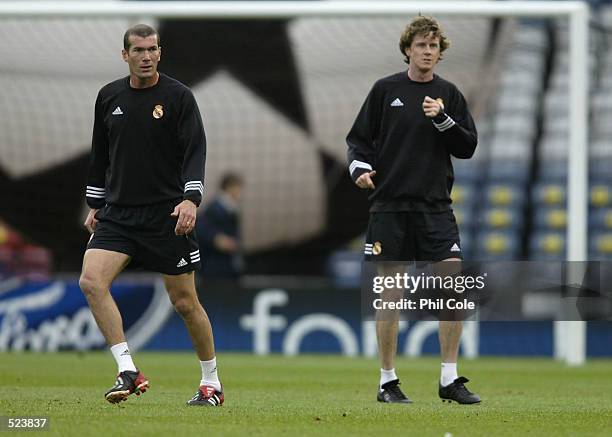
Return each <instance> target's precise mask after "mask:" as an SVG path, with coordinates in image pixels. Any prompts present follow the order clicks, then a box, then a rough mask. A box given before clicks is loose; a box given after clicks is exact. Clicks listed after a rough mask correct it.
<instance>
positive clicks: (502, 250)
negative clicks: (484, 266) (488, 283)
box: [474, 231, 520, 261]
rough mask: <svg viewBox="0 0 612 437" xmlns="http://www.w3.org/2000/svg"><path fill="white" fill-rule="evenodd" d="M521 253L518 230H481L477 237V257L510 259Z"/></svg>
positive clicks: (492, 259) (487, 259)
mask: <svg viewBox="0 0 612 437" xmlns="http://www.w3.org/2000/svg"><path fill="white" fill-rule="evenodd" d="M519 254H520V233H519V232H516V231H492V232H481V233H480V234H479V235H478V237H477V238H476V254H475V256H474V258H475V259H478V260H480V261H509V260H513V259H517V258H518V256H519Z"/></svg>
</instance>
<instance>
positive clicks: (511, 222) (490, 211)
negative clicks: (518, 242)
mask: <svg viewBox="0 0 612 437" xmlns="http://www.w3.org/2000/svg"><path fill="white" fill-rule="evenodd" d="M480 224H482V225H484V226H485V228H487V229H507V230H509V229H513V230H520V229H522V227H523V213H522V209H521V208H499V207H493V208H487V209H484V210H482V212H481V222H480Z"/></svg>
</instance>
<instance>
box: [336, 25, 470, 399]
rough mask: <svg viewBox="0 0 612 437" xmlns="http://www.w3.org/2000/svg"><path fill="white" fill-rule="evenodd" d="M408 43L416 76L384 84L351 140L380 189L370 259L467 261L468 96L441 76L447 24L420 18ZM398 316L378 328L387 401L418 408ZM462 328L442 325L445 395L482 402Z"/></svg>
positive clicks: (360, 174)
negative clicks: (461, 194)
mask: <svg viewBox="0 0 612 437" xmlns="http://www.w3.org/2000/svg"><path fill="white" fill-rule="evenodd" d="M399 46H400V51H401V52H402V55H403V56H405V61H406V63H408V70H407V71H402V72H400V73H397V74H393V75H391V76H388V77H385V78H383V79H380V80H378V81H377V82H376V83H375V84H374V87H373V88H372V90H371V91H370V94H369V95H368V97H367V99H366V101H365V103H364V104H363V106H362V108H361V110H360V112H359V114H358V115H357V119H356V120H355V123H354V125H353V127H352V129H351V131H350V132H349V134H348V136H347V139H346V140H347V143H348V159H349V171H350V174H351V177H352V178H353V181H354V182H355V184H356V185H357V186H358V187H360V188H362V189H369V190H372V192H371V195H370V200H371V201H372V206H371V208H370V222H369V225H368V230H367V234H366V245H365V255H366V256H365V260H366V261H406V262H411V261H429V262H438V261H461V259H462V254H461V246H460V241H459V231H458V229H457V224H456V221H455V217H454V215H453V212H452V209H451V207H450V205H451V198H450V192H451V188H452V185H453V180H454V178H453V166H452V163H451V155H452V156H455V157H456V158H470V157H471V156H472V155H473V153H474V149H475V148H476V143H477V134H476V127H475V126H474V121H473V120H472V116H471V115H470V113H469V111H468V108H467V104H466V102H465V99H464V97H463V95H462V94H461V92H460V91H459V90H458V89H457V87H456V86H455V85H453V84H452V83H450V82H448V81H446V80H444V79H442V78H441V77H439V76H438V75H436V74H434V67H435V66H436V64H437V63H438V61H439V60H440V59H442V53H443V52H444V51H445V50H446V49H447V48H448V46H449V42H448V40H447V39H446V37H445V36H444V34H443V32H442V29H441V28H440V25H439V24H438V22H437V21H436V20H434V19H432V18H430V17H423V16H419V17H417V18H415V19H413V20H412V22H411V23H410V24H409V25H408V26H407V27H406V29H405V31H404V32H403V34H402V36H401V38H400V44H399ZM383 273H384V272H383ZM392 273H396V272H392ZM400 291H401V290H395V292H396V294H399V292H400ZM387 316H388V314H387ZM392 316H393V317H388V318H385V319H384V320H381V319H377V321H376V334H377V338H378V348H379V356H380V360H381V376H380V385H379V391H378V395H377V399H378V401H380V402H391V403H410V402H412V401H411V400H410V399H409V398H408V397H407V396H406V395H404V393H403V392H402V390H400V388H399V378H398V377H397V375H396V374H395V355H396V348H397V334H398V320H399V319H398V317H397V314H394V315H392ZM461 330H462V324H461V322H460V321H443V320H441V321H440V330H439V339H440V349H441V355H442V369H441V375H440V383H439V387H438V393H439V396H440V397H441V398H442V399H445V400H453V401H456V402H459V403H461V404H470V403H477V402H480V397H478V395H475V394H473V393H470V392H469V391H468V390H467V388H466V387H465V385H464V383H465V382H467V379H466V378H464V377H459V376H458V375H457V355H458V351H459V340H460V338H461Z"/></svg>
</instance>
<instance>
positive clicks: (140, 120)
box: [86, 73, 206, 209]
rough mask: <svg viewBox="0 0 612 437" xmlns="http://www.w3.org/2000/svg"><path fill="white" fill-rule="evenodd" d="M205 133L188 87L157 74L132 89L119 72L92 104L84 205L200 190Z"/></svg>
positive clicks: (137, 201)
mask: <svg viewBox="0 0 612 437" xmlns="http://www.w3.org/2000/svg"><path fill="white" fill-rule="evenodd" d="M205 161H206V136H205V134H204V127H203V124H202V117H201V116H200V111H199V109H198V105H197V103H196V100H195V98H194V96H193V94H192V92H191V90H189V88H187V87H186V86H185V85H183V84H182V83H180V82H179V81H177V80H175V79H172V78H171V77H169V76H166V75H165V74H162V73H160V75H159V80H158V82H157V84H155V85H154V86H152V87H149V88H132V87H131V86H130V78H129V76H128V77H125V78H122V79H119V80H116V81H114V82H111V83H109V84H108V85H106V86H104V87H103V88H102V89H101V90H100V92H99V93H98V98H97V99H96V106H95V119H94V128H93V139H92V150H91V159H90V164H89V176H88V179H87V190H86V197H87V204H88V205H89V207H91V208H97V209H99V208H101V207H103V206H104V205H105V204H109V205H121V206H142V205H151V204H155V203H159V202H164V201H171V200H176V199H181V198H182V199H189V200H192V201H193V202H194V203H195V204H196V205H199V204H200V202H201V200H202V195H203V191H204V184H203V181H204V164H205Z"/></svg>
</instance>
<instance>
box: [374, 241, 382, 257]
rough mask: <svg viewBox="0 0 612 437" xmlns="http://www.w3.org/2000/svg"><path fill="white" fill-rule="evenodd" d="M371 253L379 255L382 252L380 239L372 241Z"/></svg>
mask: <svg viewBox="0 0 612 437" xmlns="http://www.w3.org/2000/svg"><path fill="white" fill-rule="evenodd" d="M372 253H373V254H374V255H380V254H381V253H382V244H381V242H380V241H377V242H375V243H374V247H372Z"/></svg>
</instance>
